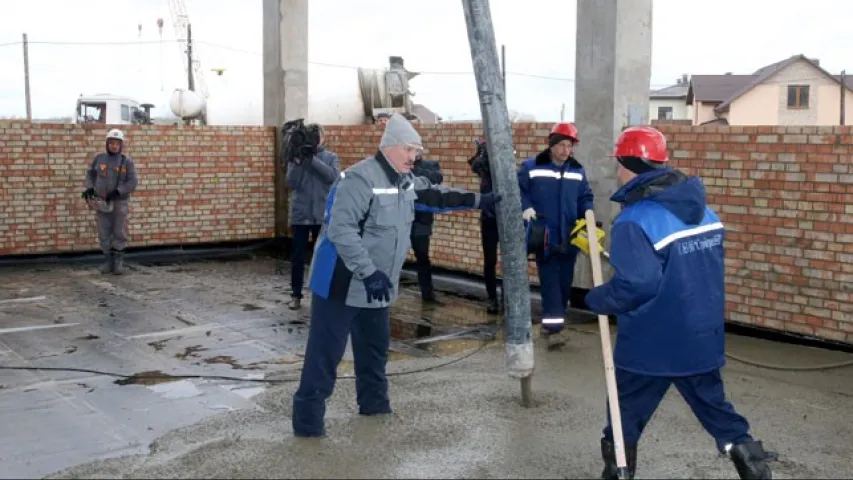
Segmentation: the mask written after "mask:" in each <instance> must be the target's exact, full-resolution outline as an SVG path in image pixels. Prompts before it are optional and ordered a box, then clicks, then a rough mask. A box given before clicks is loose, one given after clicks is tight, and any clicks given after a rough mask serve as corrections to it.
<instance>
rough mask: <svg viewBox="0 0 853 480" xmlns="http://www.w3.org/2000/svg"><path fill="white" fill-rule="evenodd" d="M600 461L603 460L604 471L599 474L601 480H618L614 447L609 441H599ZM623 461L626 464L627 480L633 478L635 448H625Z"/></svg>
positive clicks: (635, 465)
mask: <svg viewBox="0 0 853 480" xmlns="http://www.w3.org/2000/svg"><path fill="white" fill-rule="evenodd" d="M601 459H602V460H604V470H603V471H602V472H601V478H602V480H618V479H619V467H618V466H617V464H616V446H615V445H613V442H611V441H610V440H607V439H604V438H602V439H601ZM625 460H626V461H627V463H628V479H629V480H631V479H633V478H634V473H635V472H636V471H637V446H636V445H631V446H627V445H626V446H625Z"/></svg>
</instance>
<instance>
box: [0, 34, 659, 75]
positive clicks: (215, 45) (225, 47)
mask: <svg viewBox="0 0 853 480" xmlns="http://www.w3.org/2000/svg"><path fill="white" fill-rule="evenodd" d="M178 42H179V40H146V41H122V42H65V41H49V40H42V41H38V40H36V41H30V42H28V43H29V44H30V45H68V46H120V45H128V46H130V45H140V44H145V45H156V44H161V43H178ZM22 43H23V42H20V41H17V42H8V43H0V47H7V46H13V45H21V44H22ZM193 44H196V45H206V46H208V47H212V48H218V49H222V50H230V51H233V52H238V53H245V54H250V55H262V54H261V53H260V52H255V51H252V50H246V49H242V48H236V47H231V46H228V45H222V44H218V43H213V42H207V41H204V40H193ZM308 63H309V64H310V65H317V66H323V67H331V68H345V69H349V70H357V69H359V68H363V67H358V66H354V65H343V64H336V63H325V62H308ZM376 70H381V69H376ZM417 73H419V74H421V75H448V76H450V75H457V76H462V75H466V76H467V75H471V76H473V75H474V72H473V71H470V72H468V71H419V72H417ZM506 74H507V76H513V77H524V78H536V79H540V80H552V81H557V82H567V83H574V82H575V79H574V78H568V77H555V76H550V75H539V74H535V73H521V72H506ZM650 86H651V87H668V86H671V85H670V84H665V83H660V84H651V85H650Z"/></svg>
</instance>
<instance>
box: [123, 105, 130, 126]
mask: <svg viewBox="0 0 853 480" xmlns="http://www.w3.org/2000/svg"><path fill="white" fill-rule="evenodd" d="M121 119H122V121H124V122H129V121H130V106H128V105H122V106H121Z"/></svg>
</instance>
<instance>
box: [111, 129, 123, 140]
mask: <svg viewBox="0 0 853 480" xmlns="http://www.w3.org/2000/svg"><path fill="white" fill-rule="evenodd" d="M110 139H116V140H120V141H122V142H123V141H124V132H122V131H121V130H119V129H117V128H114V129H112V130H110V131H109V132H107V140H110Z"/></svg>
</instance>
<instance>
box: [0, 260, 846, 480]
mask: <svg viewBox="0 0 853 480" xmlns="http://www.w3.org/2000/svg"><path fill="white" fill-rule="evenodd" d="M275 270H276V268H275V261H274V260H272V259H269V258H254V259H250V260H244V261H230V262H222V261H200V262H193V263H183V264H173V265H138V264H131V269H130V271H129V272H128V274H127V275H125V276H122V277H116V276H105V275H101V274H100V273H98V271H97V267H95V266H91V265H88V266H87V265H50V266H44V267H26V268H15V269H4V270H0V365H2V366H3V367H10V366H13V367H26V368H29V370H9V369H4V370H0V422H1V423H2V425H3V427H2V428H3V435H2V437H0V466H2V467H0V476H2V478H34V477H44V476H49V477H50V478H594V477H597V476H598V475H599V473H600V469H601V461H600V454H599V443H598V442H599V438H600V430H601V427H602V422H603V420H604V418H605V383H604V374H603V367H602V357H601V343H600V339H599V336H598V333H597V325H596V324H594V323H592V324H583V325H576V326H573V327H572V330H571V331H570V337H569V343H568V344H567V345H566V346H565V347H564V348H563V349H562V350H560V351H548V350H547V349H546V348H545V346H544V345H543V344H542V342H541V341H539V340H537V346H536V372H535V377H534V380H533V392H534V402H535V403H534V405H533V406H532V408H524V407H522V406H521V404H520V398H521V396H520V389H519V382H518V380H514V379H510V378H508V377H507V374H506V371H505V365H504V361H505V355H504V351H503V348H502V344H501V343H500V340H497V341H491V342H488V341H484V340H483V339H488V338H490V335H491V334H493V333H494V332H495V330H497V327H496V326H491V327H490V326H483V327H481V328H480V327H477V326H478V325H480V324H486V323H488V322H489V321H492V322H495V321H496V318H490V317H489V316H487V315H485V314H484V313H483V306H482V304H478V303H477V302H475V301H474V300H472V299H471V298H469V297H467V296H464V295H463V296H457V295H454V294H453V292H443V295H442V298H443V299H444V300H445V302H446V304H445V305H443V306H438V307H433V308H422V306H421V302H420V300H419V296H418V294H417V290H416V287H413V286H411V285H408V286H405V287H404V288H403V289H402V290H403V291H402V292H401V293H402V295H401V298H400V300H399V302H398V304H397V305H396V306H395V307H394V309H393V316H394V318H395V320H394V321H395V322H396V323H398V324H400V323H402V324H406V325H414V326H415V328H414V329H411V330H406V329H405V328H403V329H399V328H398V331H411V332H416V333H417V335H415V334H411V335H406V336H407V337H410V338H402V339H396V340H395V341H394V346H393V347H392V353H391V361H390V363H389V366H388V370H389V371H390V372H411V371H417V373H411V374H403V375H395V376H393V377H391V379H390V385H391V386H390V389H391V398H392V402H393V407H394V409H395V413H394V414H393V415H390V416H385V417H369V418H365V417H360V416H359V415H357V413H356V411H357V410H356V405H355V393H354V384H353V382H352V380H351V379H349V378H347V379H341V380H340V381H339V385H338V388H337V389H336V391H335V393H334V395H333V396H332V398H331V400H330V401H329V406H328V413H327V416H328V419H327V431H328V436H327V437H326V438H323V439H297V438H294V437H293V436H292V433H291V427H290V411H291V397H292V394H293V392H294V390H295V388H296V383H295V382H292V381H289V380H293V379H296V378H297V377H298V372H299V367H300V359H301V355H302V353H303V349H304V345H305V340H306V337H307V322H308V307H307V305H306V306H305V307H303V310H302V311H301V312H292V311H290V310H288V309H287V308H286V302H287V300H288V298H289V295H288V283H287V278H288V276H287V275H283V276H281V275H276V274H275ZM471 328H475V330H470V329H471ZM465 329H469V333H468V334H463V333H464V332H465ZM459 332H463V333H459ZM454 333H456V335H454ZM448 334H450V337H449V338H450V339H445V340H436V339H435V338H434V337H436V336H437V335H438V336H440V335H448ZM417 336H420V337H424V338H421V339H417V338H414V337H417ZM498 338H500V336H499V335H498ZM481 346H482V347H481ZM728 349H729V351H730V352H731V353H736V354H737V355H739V356H742V357H749V358H752V359H755V360H758V361H762V362H772V363H777V364H783V365H790V366H804V365H820V364H829V363H836V362H839V361H844V360H846V359H849V358H850V355H848V354H845V353H839V352H834V351H828V350H822V349H817V348H812V347H802V346H794V345H790V344H782V343H773V342H769V341H765V340H758V339H753V338H746V337H736V336H730V337H729V338H728ZM472 352H475V353H474V354H473V355H471V356H469V357H467V358H465V359H463V360H460V361H458V362H455V363H452V364H450V365H446V366H443V367H439V368H433V367H435V366H437V365H441V364H444V363H447V362H448V361H450V360H453V359H455V358H460V356H461V355H465V354H469V353H472ZM350 360H351V355H350V354H349V353H348V354H347V356H346V357H345V360H344V362H343V363H342V365H341V369H340V372H339V374H340V375H344V376H346V375H350V374H351V373H352V363H351V361H350ZM68 368H78V369H84V370H90V372H81V371H68V370H62V369H68ZM50 369H53V370H50ZM92 371H101V372H112V373H119V374H124V375H128V376H130V378H126V377H111V376H108V375H102V374H99V373H94V372H92ZM132 375H138V376H136V377H133V376H132ZM146 375H148V377H146ZM152 375H153V376H154V377H153V378H152V377H151V376H152ZM167 375H172V376H175V375H205V376H225V377H234V378H232V379H214V378H175V377H171V378H170V377H167ZM724 375H725V379H726V381H727V387H728V393H729V396H730V398H731V400H732V401H733V402H734V404H735V405H736V407H737V408H738V409H739V410H740V411H741V412H742V413H743V414H744V415H745V416H746V417H747V418H748V419H749V420H750V422H751V423H752V427H753V433H754V435H755V436H756V437H757V438H759V439H761V440H763V441H764V442H765V446H766V447H767V448H768V449H771V450H774V451H776V452H778V454H779V460H778V461H777V462H774V463H773V469H774V476H775V478H845V477H849V474H850V472H851V471H853V456H851V455H850V447H849V446H850V445H851V444H852V443H853V423H851V421H850V419H851V418H853V398H851V397H853V368H850V369H844V368H840V369H832V370H821V371H802V372H790V371H777V370H768V369H762V368H756V367H752V366H748V365H745V364H741V363H737V362H730V363H729V364H728V366H727V367H726V369H725V371H724ZM258 380H279V381H281V383H277V384H271V383H264V382H260V381H258ZM735 476H736V475H735V471H734V469H733V466H732V465H731V463H730V461H729V460H727V459H726V458H721V457H719V456H718V454H717V452H716V449H715V447H714V442H713V440H712V439H711V438H710V437H709V436H708V435H707V434H706V433H705V432H704V431H703V430H702V428H701V426H700V425H699V423H698V422H697V421H696V420H695V418H694V417H693V416H692V414H691V412H690V410H689V409H688V407H687V406H686V404H685V403H684V402H683V400H682V399H681V398H680V397H679V396H678V393H677V392H676V391H675V390H674V389H672V390H671V391H670V392H669V393H668V395H667V397H666V399H665V400H664V402H663V403H662V404H661V407H660V409H659V410H658V413H657V414H656V415H655V417H654V418H653V419H652V422H651V424H650V425H649V427H648V428H647V430H646V432H645V436H644V438H643V441H642V442H641V444H640V449H639V468H638V472H637V478H733V477H735Z"/></svg>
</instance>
